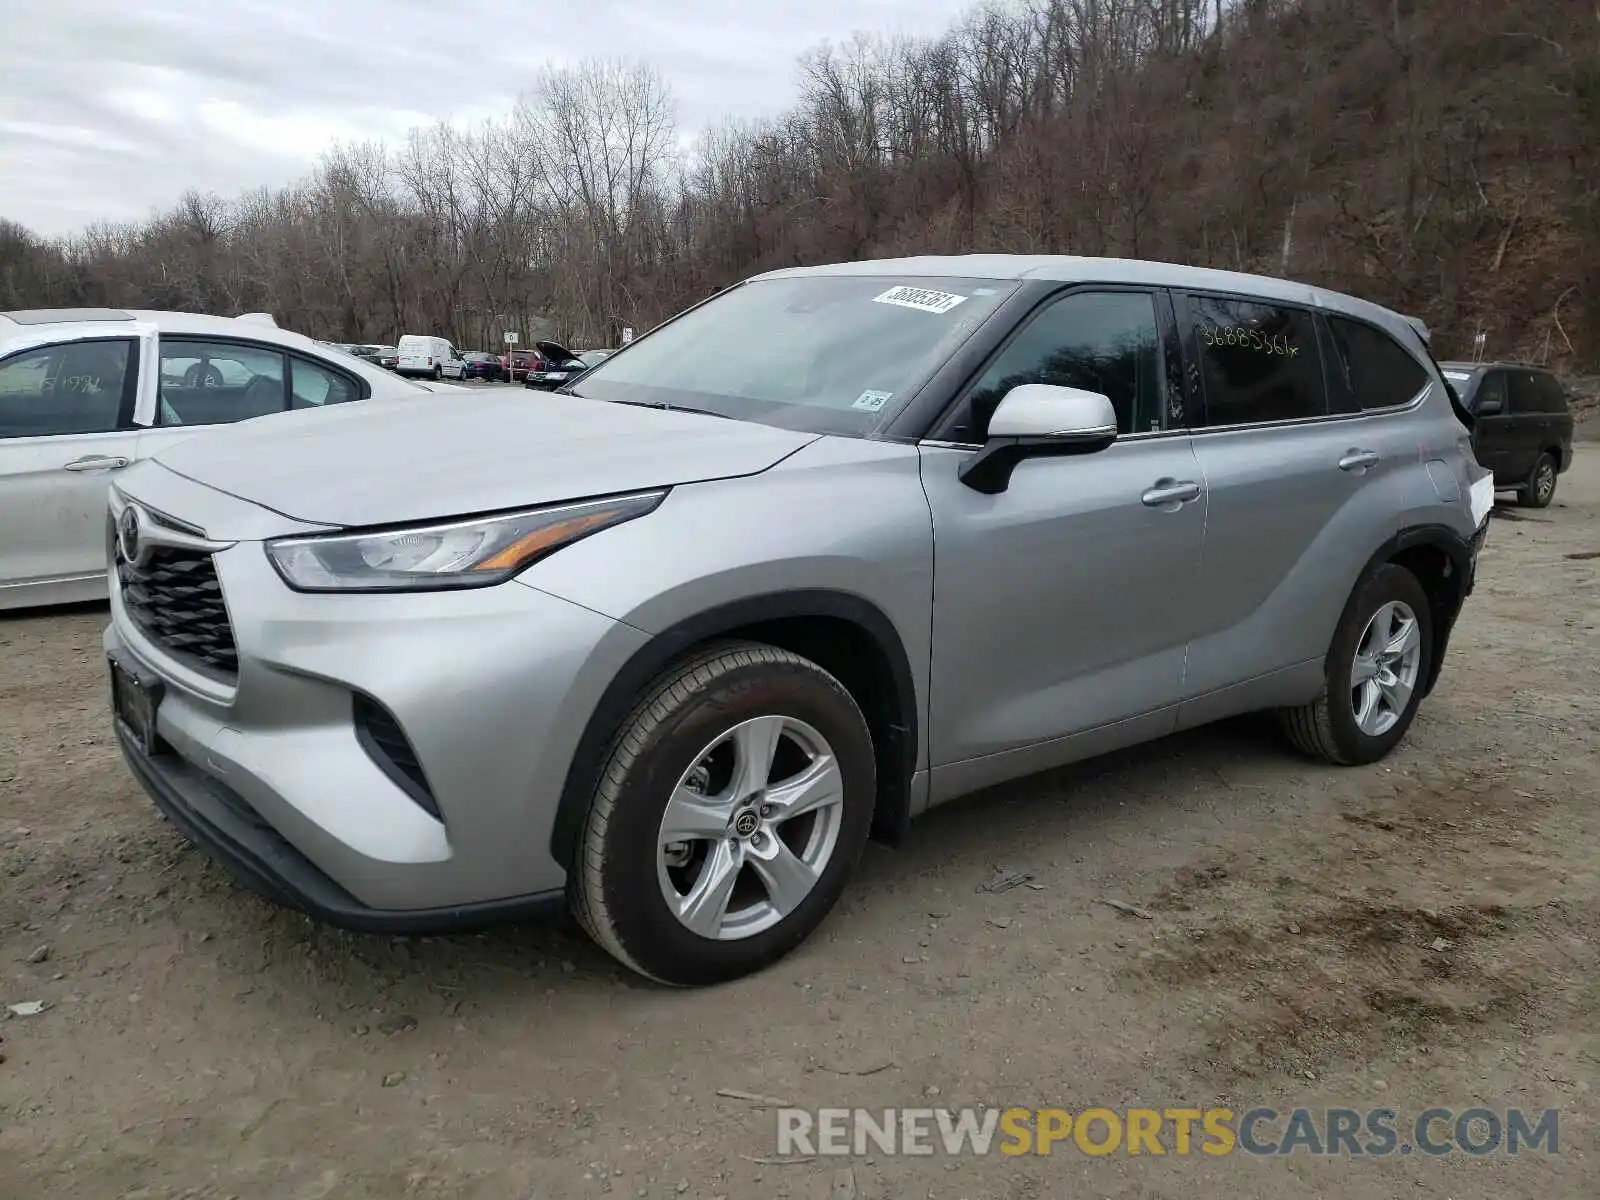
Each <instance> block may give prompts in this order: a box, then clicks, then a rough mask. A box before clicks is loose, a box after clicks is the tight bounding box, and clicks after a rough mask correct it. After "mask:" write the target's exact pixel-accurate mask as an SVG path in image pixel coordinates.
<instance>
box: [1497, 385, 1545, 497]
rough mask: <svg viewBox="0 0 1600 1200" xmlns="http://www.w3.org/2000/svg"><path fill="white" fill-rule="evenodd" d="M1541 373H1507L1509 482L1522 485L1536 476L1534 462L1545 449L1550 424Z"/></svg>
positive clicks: (1507, 456)
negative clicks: (1524, 481) (1522, 482)
mask: <svg viewBox="0 0 1600 1200" xmlns="http://www.w3.org/2000/svg"><path fill="white" fill-rule="evenodd" d="M1542 374H1543V372H1541V371H1530V370H1527V369H1526V368H1520V367H1519V368H1515V369H1511V370H1507V371H1506V372H1505V375H1506V384H1507V387H1506V391H1507V393H1508V394H1509V398H1510V404H1509V405H1508V406H1507V407H1508V409H1509V410H1510V413H1511V417H1510V419H1509V421H1508V423H1507V424H1508V429H1507V434H1506V437H1505V439H1504V442H1505V447H1506V466H1505V473H1506V476H1507V482H1509V483H1520V482H1521V481H1522V480H1524V479H1526V478H1527V477H1528V476H1529V475H1531V474H1533V464H1534V460H1535V459H1537V458H1538V457H1539V451H1540V450H1541V449H1543V448H1544V431H1545V428H1546V426H1547V425H1548V423H1549V421H1550V416H1549V414H1547V413H1546V412H1545V411H1544V410H1545V397H1544V389H1543V387H1542V386H1541V383H1540V376H1541V375H1542Z"/></svg>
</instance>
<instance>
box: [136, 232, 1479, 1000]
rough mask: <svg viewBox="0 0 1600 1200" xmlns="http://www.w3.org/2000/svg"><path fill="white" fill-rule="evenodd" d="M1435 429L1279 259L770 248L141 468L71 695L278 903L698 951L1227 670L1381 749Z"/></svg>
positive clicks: (655, 954) (1337, 745) (841, 880)
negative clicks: (960, 804)
mask: <svg viewBox="0 0 1600 1200" xmlns="http://www.w3.org/2000/svg"><path fill="white" fill-rule="evenodd" d="M569 393H570V394H569ZM1468 427H1469V426H1468V424H1467V422H1466V421H1464V420H1462V419H1461V417H1460V416H1458V414H1457V412H1456V411H1455V408H1454V406H1453V404H1452V401H1451V396H1450V393H1449V390H1448V389H1447V388H1446V387H1445V386H1444V384H1443V381H1442V380H1441V378H1440V376H1439V373H1438V370H1437V368H1436V366H1435V365H1434V363H1433V361H1432V358H1431V356H1430V355H1429V352H1428V349H1427V346H1426V343H1425V342H1424V341H1423V339H1422V336H1421V334H1420V333H1419V332H1418V331H1417V330H1416V329H1415V328H1414V326H1413V325H1412V323H1411V322H1409V321H1407V320H1406V319H1404V318H1403V317H1401V316H1399V315H1397V314H1395V313H1393V312H1390V311H1388V310H1387V309H1384V308H1380V307H1378V306H1377V305H1373V304H1368V303H1365V302H1363V301H1361V300H1357V299H1354V298H1351V297H1347V296H1341V295H1338V294H1335V293H1332V292H1328V291H1325V290H1323V289H1321V288H1318V287H1312V286H1310V285H1307V284H1301V283H1292V282H1286V281H1283V280H1277V279H1267V278H1262V277H1259V276H1249V275H1241V274H1234V273H1229V272H1220V271H1207V270H1200V269H1196V268H1190V267H1180V266H1173V265H1169V264H1161V263H1148V262H1119V261H1112V260H1104V259H1084V258H1064V257H1048V256H1006V255H969V256H963V257H955V258H915V259H900V260H879V261H872V262H861V263H850V264H839V265H834V266H826V267H813V268H795V269H789V270H782V271H776V272H773V273H771V274H768V275H764V276H760V277H757V278H755V279H753V280H750V281H748V282H746V283H743V284H740V285H737V286H735V287H732V288H728V289H726V290H724V291H721V292H719V293H717V294H716V295H715V296H713V297H712V298H710V299H708V300H706V301H704V302H702V303H701V304H699V305H697V306H695V307H693V308H691V309H689V310H687V311H686V312H684V313H682V314H680V315H679V316H677V317H676V318H674V319H672V320H670V321H668V322H666V323H665V324H663V325H660V326H658V327H656V328H655V329H653V330H652V331H651V332H649V333H647V334H646V335H645V336H643V337H642V338H639V339H638V340H637V341H635V342H633V343H632V344H631V345H629V346H628V348H627V350H626V351H624V352H622V353H619V354H616V355H615V356H613V357H611V358H608V359H606V360H605V361H603V362H601V363H600V364H599V365H597V366H595V367H594V368H593V369H592V370H590V371H589V372H588V373H587V374H585V375H584V376H583V377H582V378H581V379H580V380H578V382H577V383H576V384H575V385H573V386H572V387H571V388H570V389H568V391H567V392H557V393H555V394H552V395H551V396H549V397H548V398H547V399H546V400H545V401H544V402H541V403H539V404H528V403H525V402H519V401H518V397H515V396H506V395H502V394H499V393H492V394H487V395H482V396H480V397H479V398H478V400H477V402H476V403H474V404H471V405H464V406H460V407H459V408H458V409H455V410H453V411H452V413H451V419H450V420H446V421H441V420H439V419H438V418H437V415H436V414H435V412H434V411H433V410H432V408H431V406H405V405H386V406H383V407H382V408H381V409H380V408H379V406H375V405H374V406H368V407H367V408H366V409H365V410H358V411H346V412H344V413H329V414H324V419H321V420H318V421H316V423H315V425H314V427H313V425H312V424H311V422H310V421H308V420H306V419H304V418H298V417H296V416H295V415H294V414H290V415H288V416H286V417H281V418H274V419H273V420H271V421H263V422H260V423H259V424H258V425H256V426H252V427H246V428H240V429H233V430H227V431H223V432H221V433H218V434H215V435H213V436H211V437H209V438H206V439H204V440H203V441H196V442H194V443H191V444H185V445H179V446H175V447H173V448H172V449H170V450H168V451H166V452H165V453H164V454H162V455H161V457H160V458H159V459H158V460H157V461H156V462H153V463H147V464H142V465H141V466H140V467H138V468H137V469H136V470H135V471H134V472H132V473H130V474H129V475H128V476H127V477H125V478H124V479H122V480H120V481H119V482H118V486H117V488H116V491H115V492H114V494H113V497H112V511H113V513H114V514H115V520H116V522H117V524H118V525H119V526H122V525H124V524H127V525H129V527H130V528H133V529H135V530H137V531H140V535H141V536H140V538H139V539H135V540H134V541H132V542H131V544H130V546H129V548H128V554H127V555H126V559H125V567H126V569H125V570H124V572H123V574H122V580H123V582H122V587H121V590H120V593H119V595H117V596H116V597H114V598H113V606H112V625H111V628H110V629H109V630H108V632H107V634H106V639H105V648H106V651H107V654H108V656H109V658H110V661H111V664H112V678H113V680H114V681H115V684H114V687H113V689H112V696H113V698H114V705H115V709H114V711H115V714H116V715H115V718H114V720H113V721H112V725H113V728H114V729H115V731H116V734H115V736H116V738H117V740H118V743H119V744H120V746H121V748H122V752H123V754H124V756H125V758H126V760H127V762H128V764H129V766H130V768H131V770H132V771H133V774H134V775H135V776H136V777H137V778H138V779H139V781H140V782H141V783H142V784H143V786H144V787H145V789H146V790H147V791H148V792H149V793H150V795H151V796H152V797H153V798H154V800H155V802H156V803H157V804H158V805H159V806H160V807H161V808H162V809H163V810H164V811H165V812H166V813H168V814H169V815H170V816H171V818H172V820H173V821H174V822H175V823H176V824H177V825H178V826H179V827H180V828H182V829H184V830H185V831H186V832H187V833H188V834H189V835H190V836H191V837H193V838H194V839H195V840H196V841H198V842H199V843H201V844H202V845H204V846H207V847H208V848H209V849H210V850H211V851H212V853H213V854H215V855H216V856H217V857H218V858H219V859H221V860H222V861H223V862H224V863H225V864H228V865H230V866H231V867H232V869H233V870H234V872H235V873H236V874H237V875H238V876H239V877H240V878H241V879H242V880H244V881H246V882H247V883H249V884H250V886H252V887H255V888H257V889H258V890H260V891H262V892H264V893H265V894H267V895H269V896H272V897H274V898H275V899H277V900H279V901H282V902H286V903H289V904H291V905H295V906H297V907H299V908H300V909H302V910H303V911H306V912H309V913H312V914H315V915H318V916H320V917H323V918H325V919H328V920H332V921H335V922H337V923H340V924H344V925H348V926H351V927H355V928H362V929H369V930H382V931H386V932H390V933H399V932H404V931H411V932H422V931H428V930H442V929H462V928H470V927H472V926H473V925H476V924H482V923H486V922H488V921H490V920H493V919H497V918H498V919H507V918H511V917H516V916H525V915H528V914H530V913H535V912H542V911H547V910H548V909H550V908H551V907H552V906H560V905H562V904H567V903H570V905H571V907H572V908H573V910H574V911H575V913H576V915H577V917H578V919H579V921H580V922H581V923H582V924H583V926H584V927H585V928H586V929H587V930H588V931H589V933H590V934H591V935H592V936H593V937H594V939H595V940H596V941H597V942H598V943H599V944H600V945H601V946H602V947H604V948H605V949H606V950H607V951H609V952H610V953H611V954H612V955H614V956H615V957H616V958H617V959H618V960H619V961H621V962H622V963H624V964H626V965H628V966H629V967H631V968H632V969H634V970H636V971H639V972H642V973H644V974H646V975H648V976H651V977H653V978H655V979H659V980H664V981H666V982H668V983H673V984H684V985H688V984H705V983H711V982H715V981H718V980H725V979H729V978H733V977H736V976H740V975H744V974H746V973H748V972H751V971H754V970H757V969H759V968H761V967H763V966H766V965H767V964H770V963H772V962H774V961H775V960H777V959H778V958H780V957H782V956H783V955H784V954H786V953H788V952H789V951H790V950H792V949H793V948H794V947H796V946H797V945H799V944H800V943H801V942H802V941H803V940H804V939H805V938H806V937H807V936H808V935H809V934H810V933H811V932H812V931H813V930H814V929H815V928H816V927H817V925H818V924H819V923H820V922H821V921H822V920H823V919H824V917H825V916H826V914H827V913H828V911H829V910H830V909H831V908H832V907H833V906H834V904H835V902H836V901H837V900H838V899H839V897H840V895H841V893H842V892H843V890H844V889H845V886H846V884H847V882H848V879H849V876H850V874H851V872H852V870H853V868H854V865H855V863H856V861H857V859H858V856H859V855H860V853H861V851H862V849H863V847H864V845H865V843H866V841H867V839H868V837H869V835H876V836H878V837H880V838H882V839H885V840H889V841H893V840H895V839H897V838H899V837H900V836H902V834H903V833H904V830H905V828H906V826H907V824H908V822H909V821H910V820H911V819H912V818H913V817H914V816H916V815H917V814H920V813H922V812H923V811H925V810H926V809H928V808H930V807H932V806H934V805H937V804H941V803H943V802H945V801H947V800H951V799H953V798H955V797H956V796H959V795H962V794H964V793H967V792H971V791H975V790H977V789H980V788H985V787H989V786H991V785H995V784H999V783H1001V782H1003V781H1005V780H1008V779H1013V778H1016V777H1018V776H1021V775H1026V774H1030V773H1033V772H1036V771H1041V770H1047V769H1052V768H1055V767H1058V766H1060V765H1062V764H1064V763H1067V762H1070V761H1073V760H1075V759H1080V758H1085V757H1088V756H1090V755H1094V754H1099V753H1103V752H1106V751H1110V750H1114V749H1117V748H1120V747H1124V746H1129V745H1133V744H1136V743H1141V742H1145V741H1147V740H1150V739H1155V738H1161V737H1165V736H1167V735H1168V734H1170V733H1172V732H1173V731H1174V730H1177V729H1183V728H1189V727H1193V726H1198V725H1203V724H1206V723H1208V722H1212V721H1216V720H1219V719H1222V718H1225V717H1229V716H1232V715H1234V714H1238V713H1246V712H1252V711H1258V710H1269V711H1275V712H1276V713H1277V714H1278V715H1279V716H1280V717H1281V721H1282V725H1283V728H1284V730H1285V732H1286V734H1287V735H1288V738H1289V740H1290V741H1291V742H1292V743H1293V744H1294V746H1295V747H1297V748H1298V749H1299V750H1300V751H1301V752H1303V753H1305V754H1307V755H1308V756H1313V757H1316V758H1319V759H1321V760H1323V761H1326V762H1331V763H1338V764H1360V763H1371V762H1374V761H1376V760H1378V759H1381V758H1383V757H1384V756H1385V755H1387V754H1388V753H1389V752H1390V751H1391V750H1393V749H1394V748H1395V746H1396V745H1397V744H1398V743H1399V742H1400V741H1401V739H1402V738H1403V737H1404V736H1405V734H1406V731H1407V729H1408V728H1409V726H1410V725H1411V722H1412V720H1413V718H1414V717H1415V715H1416V713H1417V710H1418V706H1419V705H1420V704H1421V702H1422V700H1423V698H1424V697H1425V696H1426V695H1428V693H1429V692H1430V690H1431V689H1432V688H1433V687H1434V684H1435V682H1436V680H1437V679H1438V677H1439V673H1440V669H1441V664H1442V663H1443V662H1444V657H1445V653H1446V649H1447V646H1448V643H1449V638H1450V633H1451V629H1452V627H1453V624H1454V622H1455V620H1456V618H1457V615H1458V614H1459V612H1460V611H1461V608H1462V605H1463V603H1464V601H1465V600H1466V598H1467V596H1468V595H1469V594H1470V593H1471V591H1472V589H1473V585H1474V581H1475V578H1476V569H1477V562H1478V556H1479V549H1480V547H1481V545H1482V542H1483V539H1484V537H1485V536H1486V533H1487V530H1488V525H1489V511H1490V508H1491V507H1492V504H1493V483H1492V479H1491V477H1490V475H1489V473H1488V472H1487V471H1486V470H1485V469H1484V468H1483V467H1481V466H1480V465H1479V464H1478V463H1477V462H1476V461H1474V460H1473V458H1472V456H1471V454H1470V452H1469V443H1468V440H1467V431H1468ZM313 431H314V433H315V436H311V434H312V433H313ZM291 456H292V458H293V461H294V469H293V470H292V471H288V470H285V469H284V466H283V464H284V462H285V461H286V460H288V459H289V458H290V457H291ZM130 514H131V515H130ZM156 514H160V516H159V517H157V516H156ZM158 520H159V521H161V522H167V523H168V524H165V525H157V524H156V522H157V521H158ZM180 525H181V526H183V528H184V529H185V530H187V531H189V532H186V533H179V532H177V526H180ZM146 530H149V531H151V532H152V537H153V538H154V539H155V542H154V546H155V547H159V550H156V549H154V548H149V549H147V548H146V545H145V542H144V541H143V540H142V537H143V531H146ZM169 531H170V532H169ZM156 553H159V554H160V555H162V557H161V558H159V559H156V560H154V561H152V560H151V559H150V558H147V557H146V555H153V554H156ZM936 564H937V569H935V568H936ZM178 576H181V577H182V578H183V579H186V580H205V581H206V584H207V586H208V587H209V588H212V589H220V590H221V591H225V592H226V594H227V607H226V609H224V608H222V606H221V605H220V604H218V603H217V602H216V601H215V600H214V599H212V600H210V602H209V603H201V602H196V601H194V600H192V599H190V598H189V596H188V595H186V592H189V591H192V587H190V588H186V587H183V586H174V584H173V583H172V582H171V580H172V579H173V578H174V577H178ZM1175 580H1177V581H1181V585H1182V592H1183V594H1182V597H1181V602H1179V603H1173V602H1172V601H1173V589H1174V581H1175ZM210 595H211V596H213V597H214V596H215V595H216V591H215V590H213V591H212V592H211V593H210ZM330 781H336V783H337V786H330ZM995 815H996V816H997V817H998V818H1003V816H1004V809H1003V807H1001V808H996V809H995Z"/></svg>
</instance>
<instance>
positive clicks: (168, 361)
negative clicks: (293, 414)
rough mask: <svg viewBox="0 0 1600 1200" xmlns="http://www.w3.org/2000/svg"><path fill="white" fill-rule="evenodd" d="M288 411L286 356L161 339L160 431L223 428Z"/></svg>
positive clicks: (227, 344) (222, 344)
mask: <svg viewBox="0 0 1600 1200" xmlns="http://www.w3.org/2000/svg"><path fill="white" fill-rule="evenodd" d="M288 407H289V403H288V391H287V388H286V386H285V371H284V356H283V354H282V353H281V352H280V351H277V350H272V349H269V348H267V347H264V346H250V345H244V344H239V343H233V342H213V341H200V340H189V339H185V338H162V339H161V403H160V405H159V414H158V417H159V421H160V423H161V424H162V425H225V424H228V423H230V422H233V421H244V420H248V419H249V418H251V417H261V416H266V415H267V414H268V413H275V412H283V411H284V410H285V409H286V408H288Z"/></svg>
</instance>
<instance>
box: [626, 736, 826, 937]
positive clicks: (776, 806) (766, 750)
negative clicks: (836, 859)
mask: <svg viewBox="0 0 1600 1200" xmlns="http://www.w3.org/2000/svg"><path fill="white" fill-rule="evenodd" d="M843 819H844V777H843V775H842V773H841V771H840V768H839V763H838V761H837V759H836V758H835V756H834V753H833V749H832V747H830V746H829V745H828V742H827V740H826V739H825V738H823V736H822V735H821V734H820V733H818V732H817V730H815V729H814V728H812V727H811V726H810V725H808V724H806V723H805V722H803V721H800V720H797V719H795V718H793V717H783V716H763V717H756V718H754V719H752V720H748V721H743V722H741V723H740V724H738V725H736V726H734V727H733V728H731V729H729V730H727V731H726V732H724V733H722V734H721V735H719V736H718V737H717V738H716V739H714V740H713V741H712V742H710V743H709V744H708V745H707V746H706V747H705V748H704V749H703V750H701V751H700V753H699V754H697V755H696V756H695V759H694V762H693V764H692V765H691V766H690V767H689V769H688V770H687V771H685V772H684V773H683V775H682V777H681V778H680V779H679V780H678V783H677V786H675V787H674V788H673V790H672V795H671V797H670V798H669V799H668V801H667V807H666V811H665V812H664V813H663V814H662V818H661V826H660V832H659V837H658V839H657V853H656V875H657V879H658V881H659V883H660V885H661V895H662V897H663V899H665V900H666V902H667V906H668V908H669V909H670V910H671V911H672V912H673V914H674V915H675V916H676V917H677V918H678V920H679V921H680V922H682V924H683V925H684V926H685V927H686V928H688V929H690V930H692V931H693V932H695V933H697V934H699V935H700V936H701V937H705V938H711V939H715V940H719V941H734V940H738V939H741V938H748V937H753V936H755V935H756V934H758V933H761V932H763V931H764V930H767V929H770V928H772V927H773V926H774V925H776V924H777V923H778V922H780V921H782V920H783V919H784V918H785V917H786V916H788V915H789V914H790V913H792V912H793V911H794V910H795V909H796V908H798V907H799V906H800V905H801V904H802V903H803V902H804V901H805V899H806V897H808V896H809V895H810V894H811V892H812V890H813V889H814V888H815V887H816V885H817V881H818V880H819V879H820V878H821V877H822V874H823V872H824V871H825V870H826V869H827V866H828V863H829V862H830V861H831V860H832V858H833V854H834V851H835V850H836V848H837V847H838V844H839V831H840V828H841V825H842V823H843Z"/></svg>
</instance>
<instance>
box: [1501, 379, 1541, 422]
mask: <svg viewBox="0 0 1600 1200" xmlns="http://www.w3.org/2000/svg"><path fill="white" fill-rule="evenodd" d="M1506 374H1507V375H1508V376H1509V377H1510V385H1511V411H1512V412H1514V413H1516V414H1517V415H1519V416H1522V415H1525V414H1532V413H1539V412H1543V411H1544V396H1543V390H1542V389H1541V387H1540V386H1539V374H1540V373H1539V372H1538V371H1528V370H1522V369H1518V370H1514V371H1507V372H1506Z"/></svg>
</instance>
